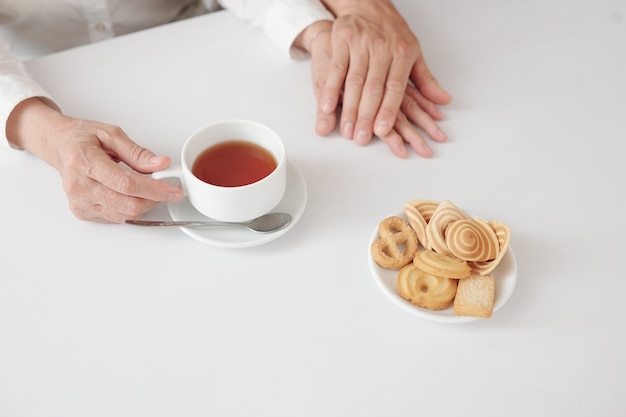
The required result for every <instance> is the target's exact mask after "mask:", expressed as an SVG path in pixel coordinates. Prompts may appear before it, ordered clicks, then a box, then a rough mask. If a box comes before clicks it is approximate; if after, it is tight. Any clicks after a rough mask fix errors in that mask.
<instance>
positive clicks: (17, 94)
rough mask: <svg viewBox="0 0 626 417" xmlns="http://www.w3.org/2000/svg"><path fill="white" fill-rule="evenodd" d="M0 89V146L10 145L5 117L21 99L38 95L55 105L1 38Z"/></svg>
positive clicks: (7, 116) (6, 117)
mask: <svg viewBox="0 0 626 417" xmlns="http://www.w3.org/2000/svg"><path fill="white" fill-rule="evenodd" d="M0 91H1V92H2V99H0V148H5V147H10V146H11V144H10V142H9V141H8V139H7V137H6V131H7V119H8V118H9V115H10V114H11V112H12V111H13V109H14V108H15V106H17V105H18V104H19V103H20V102H21V101H23V100H26V99H27V98H31V97H40V98H42V99H44V100H45V101H46V102H47V103H48V104H51V105H53V106H55V107H56V104H54V101H53V99H52V97H51V96H50V94H48V93H47V92H46V91H45V90H44V89H43V88H42V87H41V86H40V85H39V84H38V83H37V82H35V81H34V80H33V79H32V78H31V77H30V75H29V74H28V73H27V72H26V69H25V68H24V65H23V64H22V62H21V61H20V60H19V59H18V58H17V57H16V56H15V55H13V53H12V52H11V49H10V47H9V45H8V43H7V42H6V41H4V40H3V39H0Z"/></svg>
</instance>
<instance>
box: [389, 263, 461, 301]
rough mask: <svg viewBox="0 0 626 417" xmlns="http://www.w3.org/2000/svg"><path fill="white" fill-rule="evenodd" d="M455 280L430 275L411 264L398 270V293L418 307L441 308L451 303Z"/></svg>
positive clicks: (455, 284) (454, 290)
mask: <svg viewBox="0 0 626 417" xmlns="http://www.w3.org/2000/svg"><path fill="white" fill-rule="evenodd" d="M456 288H457V281H456V280H455V279H449V278H439V277H436V276H433V275H430V274H428V273H426V272H424V271H422V270H420V269H419V268H417V267H416V266H415V265H413V264H408V265H407V266H405V267H404V268H402V269H401V270H400V272H398V294H399V295H400V297H402V298H404V299H405V300H407V301H410V302H411V304H414V305H416V306H418V307H423V308H427V309H429V310H443V309H445V308H448V307H449V306H450V304H452V300H453V299H454V296H455V294H456Z"/></svg>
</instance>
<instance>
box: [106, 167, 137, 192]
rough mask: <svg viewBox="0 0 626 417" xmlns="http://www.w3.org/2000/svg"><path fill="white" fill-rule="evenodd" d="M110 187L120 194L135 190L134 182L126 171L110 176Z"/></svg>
mask: <svg viewBox="0 0 626 417" xmlns="http://www.w3.org/2000/svg"><path fill="white" fill-rule="evenodd" d="M111 187H112V188H113V189H114V190H115V191H117V192H119V193H121V194H126V195H128V194H131V193H132V192H134V191H135V183H134V181H133V180H132V179H131V178H130V176H129V174H128V173H126V172H122V173H116V174H114V175H113V176H111Z"/></svg>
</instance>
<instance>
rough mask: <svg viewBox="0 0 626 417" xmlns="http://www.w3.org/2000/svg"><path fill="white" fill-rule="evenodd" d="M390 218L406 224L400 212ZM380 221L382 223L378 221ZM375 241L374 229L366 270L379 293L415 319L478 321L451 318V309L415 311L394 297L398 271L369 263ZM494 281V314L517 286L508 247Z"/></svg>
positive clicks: (457, 321)
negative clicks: (372, 277)
mask: <svg viewBox="0 0 626 417" xmlns="http://www.w3.org/2000/svg"><path fill="white" fill-rule="evenodd" d="M391 216H399V217H402V218H403V219H405V220H406V215H405V214H404V210H399V211H397V212H396V213H393V214H391ZM381 220H382V219H381ZM376 239H378V225H376V229H375V230H374V233H372V237H371V238H370V242H369V245H368V247H367V258H368V262H369V266H370V271H372V275H373V276H374V279H375V280H376V283H377V284H378V286H379V287H380V289H381V290H382V291H383V293H385V294H386V295H387V297H389V298H390V299H391V301H393V302H394V303H395V304H396V305H398V306H399V307H400V308H402V309H404V310H406V311H408V312H409V313H411V314H414V315H416V316H419V317H422V318H425V319H428V320H432V321H436V322H440V323H467V322H470V321H475V320H479V318H478V317H468V316H455V315H454V312H453V308H452V306H450V307H448V308H446V309H445V310H439V311H433V310H428V309H426V308H422V307H417V306H415V305H413V304H411V303H410V302H409V301H407V300H405V299H404V298H402V297H400V295H398V282H397V277H398V271H396V270H392V269H386V268H382V267H381V266H379V265H378V264H377V263H376V262H375V261H374V260H373V259H372V254H371V251H370V248H371V246H372V244H373V243H374V241H375V240H376ZM491 275H493V277H494V279H495V280H496V297H495V303H494V306H493V311H494V313H495V312H496V311H498V309H499V308H500V307H502V306H503V305H504V304H505V303H506V302H507V301H508V300H509V298H510V297H511V294H513V290H514V289H515V283H516V282H517V262H516V261H515V255H514V254H513V250H512V249H511V245H509V249H508V250H507V251H506V253H505V254H504V257H503V258H502V260H501V261H500V263H499V264H498V266H497V267H496V268H495V269H494V270H493V272H492V273H491Z"/></svg>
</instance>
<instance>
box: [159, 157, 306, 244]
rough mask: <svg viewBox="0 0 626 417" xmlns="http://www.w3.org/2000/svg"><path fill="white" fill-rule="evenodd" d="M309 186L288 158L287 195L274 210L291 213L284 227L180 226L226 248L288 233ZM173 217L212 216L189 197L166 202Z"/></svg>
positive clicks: (264, 240)
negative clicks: (259, 229)
mask: <svg viewBox="0 0 626 417" xmlns="http://www.w3.org/2000/svg"><path fill="white" fill-rule="evenodd" d="M306 201H307V190H306V183H305V181H304V177H303V176H302V173H301V172H300V171H299V170H298V169H297V168H296V167H295V166H294V165H293V164H292V163H291V162H289V161H287V189H286V191H285V196H284V197H283V199H282V200H281V201H280V203H278V205H277V206H276V207H274V209H273V210H272V212H283V213H289V214H291V223H289V225H288V226H287V227H285V228H284V229H281V230H279V231H277V232H273V233H257V232H253V231H252V230H249V229H246V228H244V227H229V228H218V227H215V228H209V227H207V228H198V227H196V228H192V227H181V228H180V229H181V230H182V231H183V232H185V233H186V234H188V235H189V236H191V237H192V238H194V239H196V240H198V241H200V242H203V243H206V244H209V245H213V246H220V247H223V248H246V247H250V246H258V245H262V244H264V243H267V242H271V241H272V240H274V239H277V238H279V237H280V236H282V235H284V234H285V233H287V232H288V231H289V230H291V228H292V227H293V226H295V224H296V223H297V222H298V220H300V217H302V213H304V208H305V207H306ZM167 208H168V210H169V212H170V216H171V217H172V220H211V219H210V218H208V217H206V216H205V215H203V214H201V213H200V212H198V211H197V210H196V209H195V208H194V207H193V206H192V205H191V203H190V202H189V199H188V198H184V199H183V200H181V201H177V202H170V203H168V205H167Z"/></svg>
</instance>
